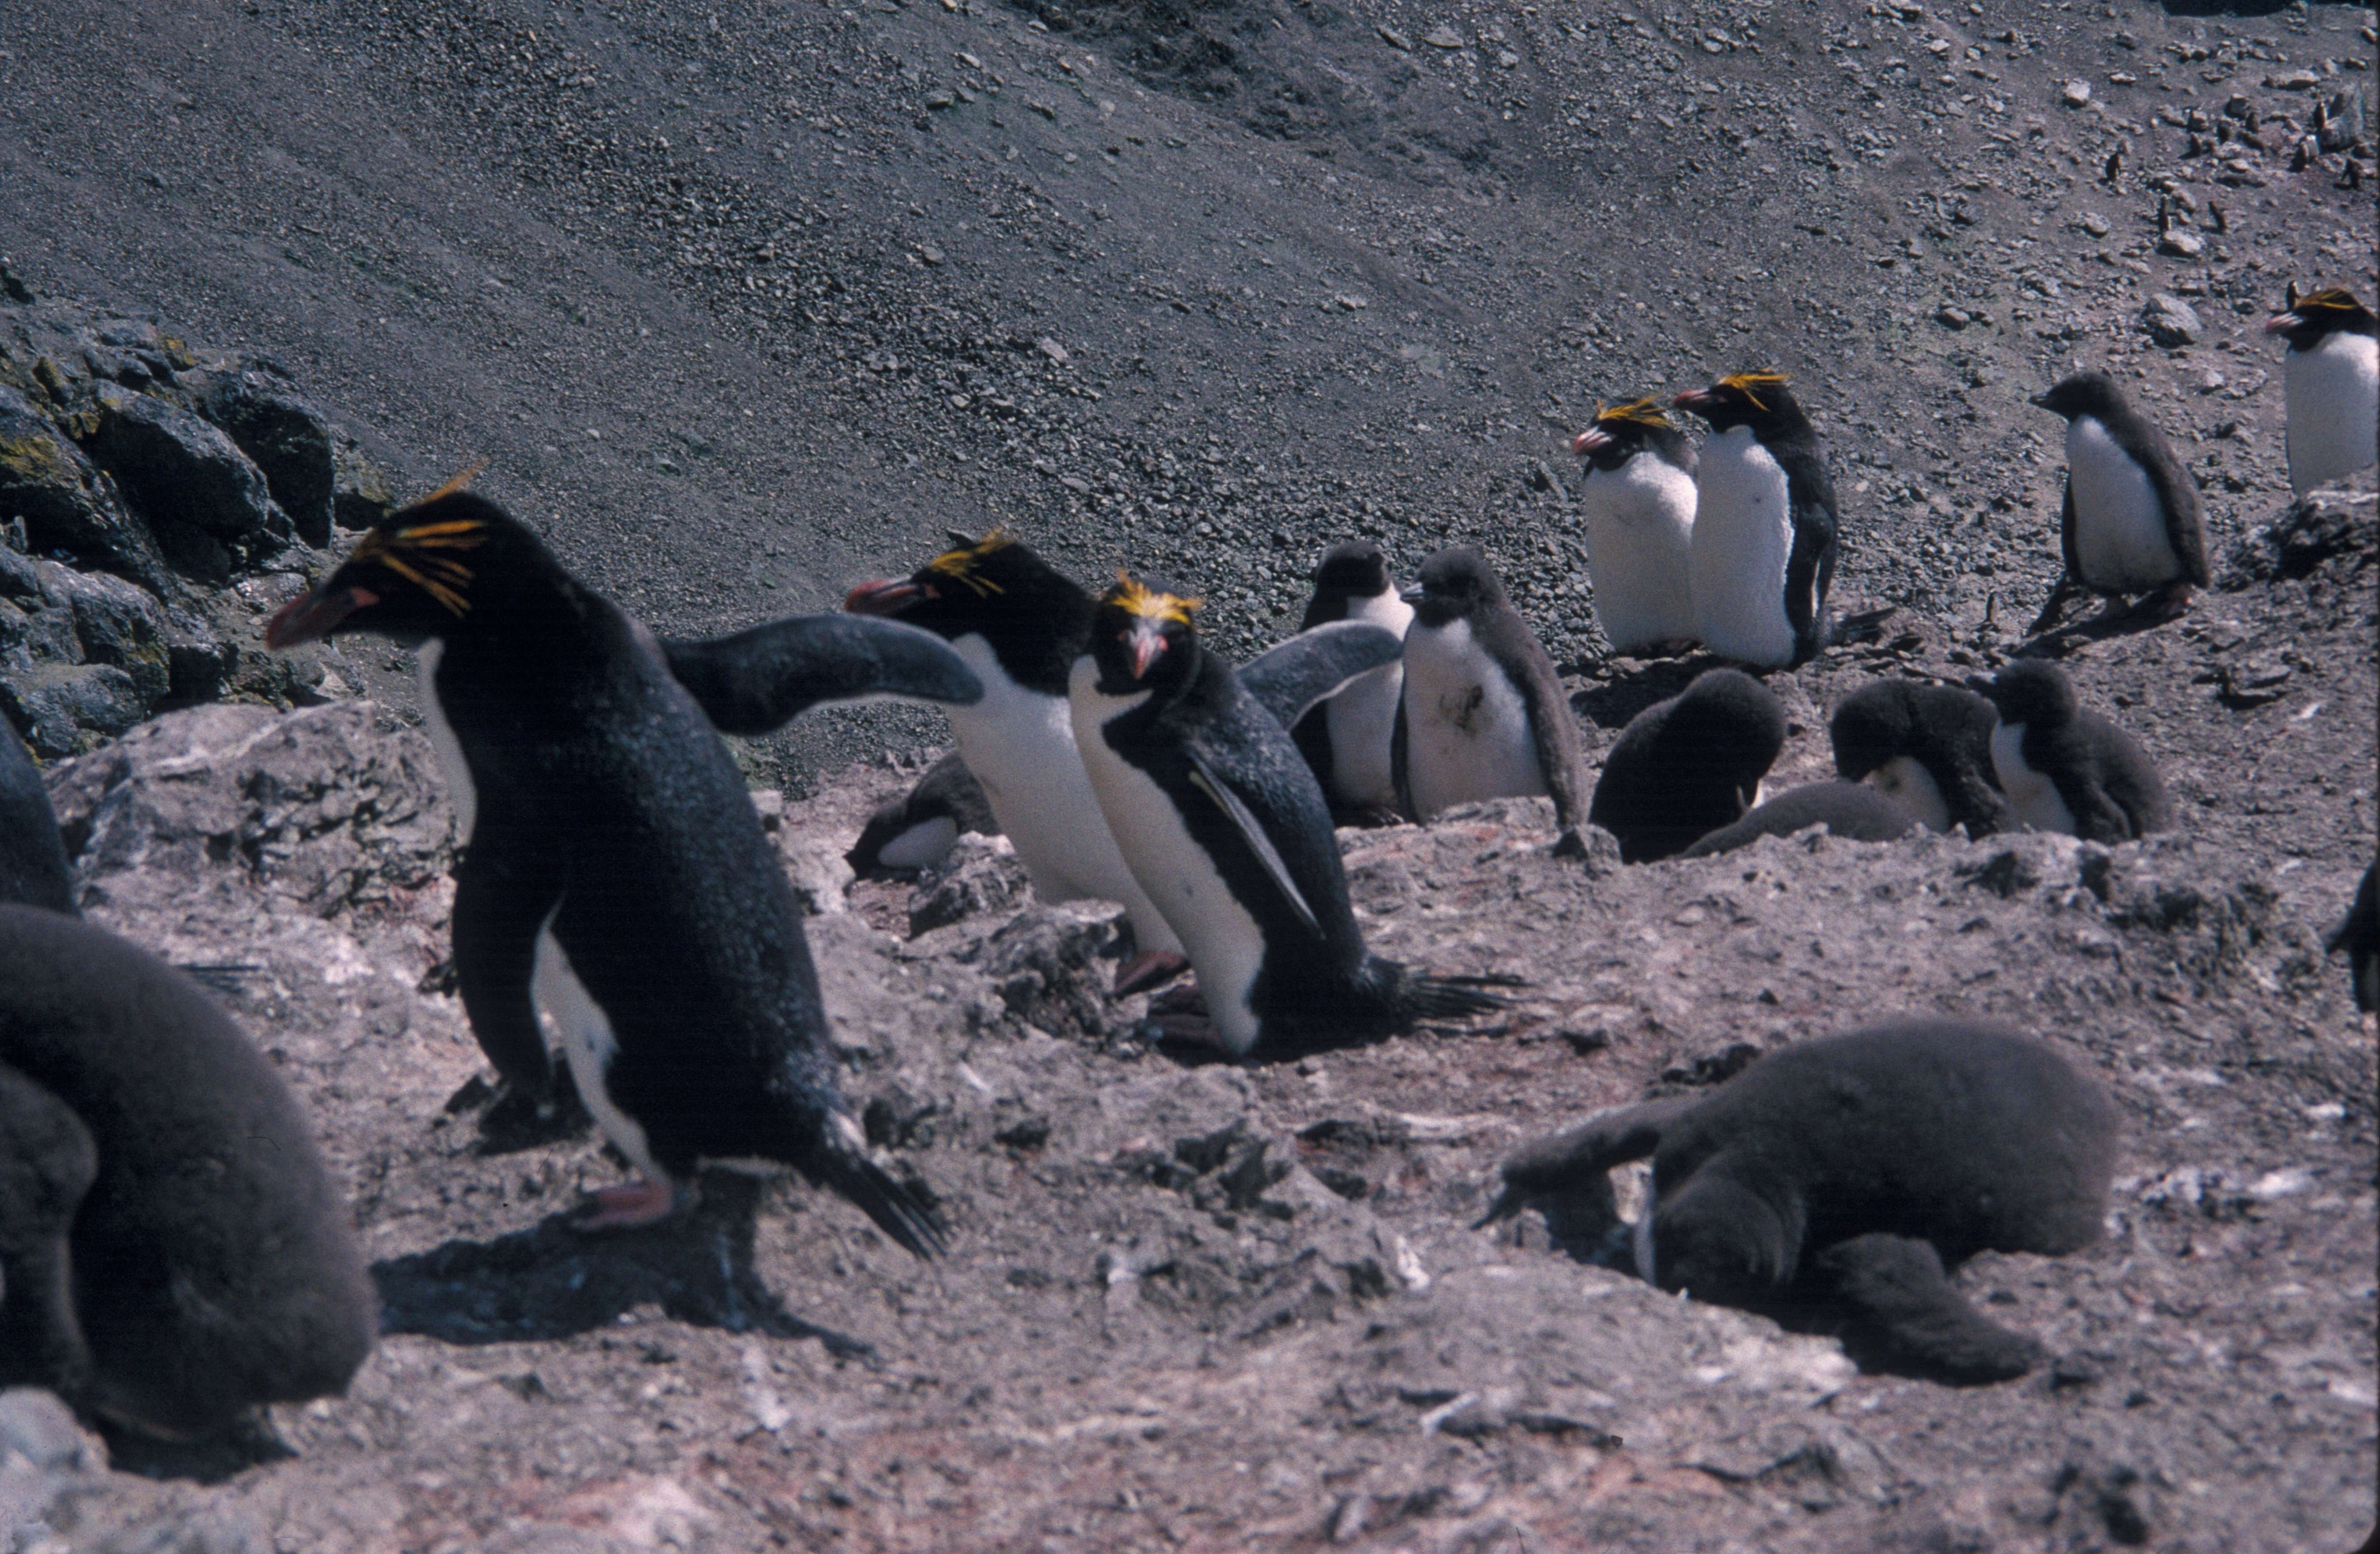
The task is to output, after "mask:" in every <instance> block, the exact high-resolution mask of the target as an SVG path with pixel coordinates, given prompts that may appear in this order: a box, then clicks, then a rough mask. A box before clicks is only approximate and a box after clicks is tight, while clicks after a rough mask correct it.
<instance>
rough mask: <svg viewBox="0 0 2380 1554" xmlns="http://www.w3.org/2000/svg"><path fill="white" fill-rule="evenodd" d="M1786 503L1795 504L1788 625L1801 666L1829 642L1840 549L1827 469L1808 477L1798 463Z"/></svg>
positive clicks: (1787, 576) (1811, 471) (1787, 565)
mask: <svg viewBox="0 0 2380 1554" xmlns="http://www.w3.org/2000/svg"><path fill="white" fill-rule="evenodd" d="M1785 495H1786V500H1787V501H1789V502H1791V504H1793V549H1792V552H1791V554H1790V555H1788V556H1787V557H1786V560H1785V619H1786V621H1787V622H1788V623H1789V624H1790V625H1791V626H1792V627H1793V662H1796V663H1800V662H1803V661H1805V660H1807V659H1808V658H1809V657H1810V656H1811V655H1812V654H1814V653H1815V652H1816V651H1817V650H1819V648H1821V647H1823V646H1824V645H1825V643H1826V638H1827V595H1828V591H1829V590H1831V589H1833V587H1834V582H1835V557H1836V555H1837V553H1838V552H1839V551H1840V544H1839V543H1838V526H1837V522H1836V518H1835V486H1834V482H1833V481H1832V480H1829V479H1828V476H1827V472H1826V469H1825V467H1824V466H1823V465H1818V464H1815V462H1814V464H1813V467H1811V468H1810V469H1809V470H1808V471H1807V472H1806V474H1805V473H1804V472H1803V470H1802V469H1801V468H1800V466H1799V461H1798V460H1797V461H1796V462H1795V465H1794V466H1793V467H1792V468H1791V472H1790V473H1789V474H1788V475H1787V477H1786V492H1785Z"/></svg>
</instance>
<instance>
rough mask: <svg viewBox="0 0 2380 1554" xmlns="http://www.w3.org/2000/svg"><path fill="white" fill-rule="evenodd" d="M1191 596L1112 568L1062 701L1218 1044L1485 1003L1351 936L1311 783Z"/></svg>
mask: <svg viewBox="0 0 2380 1554" xmlns="http://www.w3.org/2000/svg"><path fill="white" fill-rule="evenodd" d="M1196 605H1197V601H1195V600H1185V599H1179V598H1176V597H1174V596H1173V595H1172V594H1166V593H1158V592H1154V591H1151V590H1150V589H1146V588H1144V587H1142V586H1141V585H1139V584H1138V583H1135V582H1133V581H1131V580H1130V579H1128V578H1126V579H1122V580H1120V581H1119V582H1118V584H1117V586H1116V587H1114V588H1113V589H1110V590H1109V591H1108V593H1107V594H1106V596H1105V597H1104V598H1102V599H1101V600H1100V601H1099V609H1098V613H1097V614H1096V615H1095V616H1094V617H1093V620H1092V625H1091V633H1090V640H1089V643H1088V650H1087V652H1085V653H1084V655H1083V656H1082V657H1081V658H1079V659H1077V660H1076V661H1075V666H1074V672H1073V674H1072V676H1071V679H1070V695H1071V705H1072V709H1073V714H1074V719H1075V741H1076V744H1077V745H1078V746H1079V747H1080V748H1081V750H1082V753H1083V764H1084V766H1085V767H1086V769H1087V771H1089V772H1090V778H1091V785H1092V787H1093V789H1094V790H1095V791H1096V792H1097V793H1098V795H1099V808H1100V810H1101V812H1102V813H1104V814H1105V815H1106V817H1107V822H1108V829H1109V831H1110V832H1111V833H1112V834H1113V835H1114V837H1115V839H1116V842H1117V844H1119V845H1120V846H1121V847H1122V848H1123V856H1124V857H1125V859H1126V860H1127V861H1128V862H1129V863H1130V864H1131V866H1132V868H1133V872H1134V873H1135V875H1137V876H1138V877H1139V879H1140V881H1141V883H1142V884H1143V885H1144V886H1145V887H1146V888H1147V892H1148V893H1149V895H1150V896H1151V897H1152V898H1153V899H1155V900H1156V902H1157V903H1158V904H1159V905H1160V907H1162V908H1163V909H1164V911H1165V914H1166V916H1167V917H1168V918H1169V919H1170V920H1171V921H1172V924H1173V927H1174V930H1175V932H1176V933H1178V934H1179V935H1180V936H1181V939H1182V942H1183V943H1184V945H1185V946H1187V947H1188V950H1189V953H1190V961H1191V965H1193V966H1194V967H1196V971H1197V974H1198V986H1199V989H1200V991H1201V992H1202V993H1203V994H1204V995H1205V998H1206V1003H1207V1016H1208V1022H1209V1023H1210V1025H1211V1026H1212V1028H1213V1031H1214V1034H1215V1036H1216V1038H1217V1039H1218V1040H1219V1041H1220V1044H1221V1045H1222V1046H1223V1047H1224V1048H1225V1049H1226V1050H1229V1051H1231V1052H1233V1054H1235V1055H1239V1054H1245V1053H1246V1052H1248V1051H1250V1050H1254V1049H1256V1048H1257V1047H1259V1046H1261V1047H1264V1048H1266V1049H1268V1050H1282V1049H1293V1048H1300V1047H1317V1046H1326V1045H1332V1044H1336V1043H1342V1042H1346V1041H1352V1040H1359V1039H1362V1038H1367V1037H1374V1036H1384V1035H1389V1034H1392V1033H1394V1032H1397V1031H1400V1030H1403V1029H1406V1028H1409V1027H1410V1026H1412V1025H1413V1024H1414V1023H1415V1021H1417V1020H1423V1019H1431V1018H1440V1019H1444V1018H1454V1017H1459V1016H1461V1015H1465V1014H1478V1013H1481V1012H1483V1011H1485V1010H1488V1009H1490V1008H1494V1007H1496V1006H1497V1003H1498V1002H1499V1001H1498V1000H1497V999H1496V998H1495V997H1494V996H1493V995H1490V994H1488V993H1485V992H1482V991H1480V990H1479V989H1478V987H1477V986H1476V985H1475V983H1476V979H1471V978H1463V977H1428V976H1420V975H1416V974H1415V973H1414V972H1413V971H1411V970H1409V969H1407V968H1406V967H1404V966H1403V965H1398V964H1396V963H1395V962H1393V961H1385V960H1382V959H1380V958H1379V957H1378V956H1377V955H1375V954H1373V953H1370V952H1369V951H1368V950H1366V948H1365V947H1364V939H1363V935H1362V933H1361V931H1360V930H1358V929H1357V928H1356V926H1355V917H1354V909H1353V908H1352V907H1351V906H1350V905H1349V904H1348V900H1347V877H1346V873H1345V871H1344V869H1343V868H1342V865H1341V863H1340V861H1339V844H1338V841H1337V839H1336V837H1335V836H1334V835H1333V834H1332V832H1331V829H1330V805H1329V803H1328V802H1327V801H1326V800H1325V799H1324V798H1323V796H1322V789H1321V786H1320V784H1319V783H1316V782H1315V780H1314V772H1313V770H1312V769H1311V768H1309V767H1308V766H1307V765H1306V764H1305V759H1304V758H1303V757H1302V756H1301V755H1300V754H1299V753H1298V749H1297V747H1296V746H1295V745H1294V744H1293V743H1292V742H1291V740H1290V737H1289V735H1288V732H1287V731H1286V730H1285V729H1283V728H1282V726H1281V722H1280V721H1279V720H1278V719H1276V718H1275V717H1274V716H1273V715H1272V714H1271V713H1270V712H1269V711H1268V710H1266V709H1265V707H1264V706H1263V705H1262V703H1260V702H1259V701H1258V699H1257V697H1256V695H1255V694H1253V693H1252V692H1250V691H1249V690H1248V689H1247V688H1246V687H1245V686H1242V685H1241V683H1240V680H1239V677H1238V676H1237V675H1235V674H1233V673H1232V670H1231V667H1230V666H1229V665H1228V664H1226V663H1225V662H1223V661H1222V660H1221V659H1220V657H1218V656H1216V655H1215V654H1213V653H1210V652H1208V651H1207V650H1206V649H1205V648H1204V646H1203V645H1202V644H1201V643H1200V642H1199V640H1198V637H1197V634H1196V631H1195V630H1193V629H1192V626H1191V624H1190V613H1191V612H1192V611H1193V610H1194V609H1196ZM1340 629H1342V630H1343V629H1344V628H1343V627H1342V628H1340ZM1334 646H1335V644H1333V643H1332V642H1331V641H1330V638H1329V636H1328V634H1327V633H1323V632H1318V633H1312V634H1308V635H1307V636H1305V637H1293V638H1292V639H1291V641H1290V643H1288V644H1285V645H1284V648H1282V649H1275V650H1274V652H1273V654H1272V655H1268V657H1269V658H1274V659H1275V660H1276V663H1275V667H1276V668H1277V669H1278V668H1279V667H1280V665H1279V662H1278V655H1281V654H1282V653H1283V652H1284V650H1286V651H1287V653H1288V654H1289V655H1290V656H1291V657H1292V658H1296V657H1299V656H1302V655H1305V654H1307V653H1309V652H1312V653H1315V654H1318V655H1319V654H1327V653H1329V652H1330V651H1331V650H1332V649H1333V648H1334ZM1369 667H1371V665H1370V664H1369V663H1366V664H1365V665H1364V668H1366V669H1368V668H1369ZM1297 699H1298V700H1300V701H1304V700H1305V699H1307V698H1305V697H1300V698H1297Z"/></svg>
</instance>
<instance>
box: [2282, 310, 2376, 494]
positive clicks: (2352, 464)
mask: <svg viewBox="0 0 2380 1554" xmlns="http://www.w3.org/2000/svg"><path fill="white" fill-rule="evenodd" d="M2281 387H2282V391H2283V393H2284V394H2285V395H2286V396H2287V404H2288V406H2289V411H2288V414H2289V487H2290V489H2291V490H2293V491H2295V492H2297V493H2298V494H2299V495H2301V496H2302V495H2304V494H2305V493H2306V492H2309V491H2312V490H2313V488H2314V487H2316V486H2318V485H2321V484H2322V483H2323V482H2324V481H2325V480H2337V479H2338V477H2340V476H2341V475H2351V474H2353V473H2355V471H2357V470H2359V469H2363V468H2367V467H2370V466H2371V465H2373V464H2374V462H2380V340H2375V339H2374V338H2373V337H2372V336H2371V335H2369V334H2350V333H2349V332H2347V331H2346V330H2334V331H2333V332H2332V333H2330V334H2325V335H2324V336H2323V337H2322V340H2321V342H2320V343H2319V344H2317V345H2316V346H2314V348H2313V349H2312V350H2310V351H2301V350H2297V349H2294V348H2292V349H2291V350H2290V351H2289V354H2288V355H2287V356H2286V357H2284V358H2282V361H2281Z"/></svg>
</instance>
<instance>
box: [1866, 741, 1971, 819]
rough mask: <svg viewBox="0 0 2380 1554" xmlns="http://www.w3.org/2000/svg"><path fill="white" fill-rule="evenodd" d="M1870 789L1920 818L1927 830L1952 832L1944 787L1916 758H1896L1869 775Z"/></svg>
mask: <svg viewBox="0 0 2380 1554" xmlns="http://www.w3.org/2000/svg"><path fill="white" fill-rule="evenodd" d="M1867 783H1868V786H1870V787H1872V788H1874V789H1875V790H1876V792H1878V793H1880V794H1882V795H1885V796H1886V797H1888V798H1889V799H1891V800H1892V801H1893V802H1894V803H1896V804H1898V805H1900V807H1902V808H1904V809H1906V810H1908V811H1909V812H1910V813H1911V814H1913V815H1914V816H1916V817H1917V823H1918V824H1920V825H1922V826H1924V827H1925V829H1926V830H1927V831H1949V829H1950V806H1949V801H1947V800H1946V799H1944V798H1943V796H1942V784H1940V783H1937V782H1936V781H1934V774H1933V773H1932V772H1930V771H1926V770H1925V763H1924V762H1923V761H1921V760H1919V759H1917V758H1916V757H1915V756H1895V757H1893V758H1892V759H1890V760H1888V761H1886V762H1885V763H1884V764H1883V765H1882V766H1879V767H1877V768H1876V770H1875V771H1871V772H1869V773H1868V774H1867Z"/></svg>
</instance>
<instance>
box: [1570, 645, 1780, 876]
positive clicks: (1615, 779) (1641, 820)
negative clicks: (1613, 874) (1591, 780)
mask: <svg viewBox="0 0 2380 1554" xmlns="http://www.w3.org/2000/svg"><path fill="white" fill-rule="evenodd" d="M1784 748H1785V709H1784V708H1783V707H1782V706H1781V705H1780V704H1779V702H1778V700H1777V698H1776V697H1774V696H1772V695H1771V694H1769V690H1768V687H1767V686H1764V685H1762V684H1761V683H1760V682H1759V681H1757V680H1755V679H1754V678H1753V677H1752V676H1751V675H1749V674H1744V673H1743V671H1742V670H1740V669H1709V670H1705V671H1704V672H1703V673H1702V674H1698V675H1696V676H1695V677H1694V683H1693V684H1692V685H1690V686H1687V687H1686V688H1685V689H1684V690H1682V691H1680V692H1679V693H1678V694H1677V695H1675V696H1673V697H1671V698H1669V699H1668V700H1667V701H1657V702H1655V703H1654V704H1653V705H1652V706H1650V707H1647V708H1645V710H1643V711H1642V712H1639V713H1637V714H1636V715H1635V716H1634V717H1633V718H1631V719H1629V720H1628V726H1627V727H1626V728H1624V729H1621V731H1620V737H1619V738H1618V739H1616V740H1614V741H1612V745H1611V750H1610V753H1609V755H1607V756H1605V757H1604V759H1603V771H1601V773H1599V774H1598V775H1597V778H1596V780H1595V803H1594V806H1593V807H1591V808H1589V809H1588V810H1587V814H1586V818H1587V819H1590V820H1592V821H1594V822H1595V823H1596V824H1597V825H1599V826H1601V827H1602V828H1603V829H1604V830H1606V831H1608V832H1610V833H1611V834H1612V835H1613V836H1615V837H1617V838H1619V841H1620V859H1621V862H1622V863H1652V862H1655V861H1656V860H1658V859H1660V858H1666V857H1670V856H1672V855H1674V854H1678V853H1682V852H1684V851H1685V850H1686V849H1687V848H1689V847H1691V846H1693V845H1694V844H1695V843H1696V842H1698V841H1700V840H1701V839H1702V838H1703V837H1705V836H1706V835H1708V834H1709V833H1710V832H1715V831H1717V830H1718V829H1719V828H1720V827H1721V826H1726V825H1732V824H1734V823H1735V822H1736V821H1737V820H1738V819H1742V818H1743V815H1744V813H1745V811H1747V810H1749V809H1751V808H1752V807H1753V806H1754V805H1755V804H1757V803H1758V802H1759V794H1760V780H1761V778H1762V777H1763V776H1765V775H1767V771H1768V769H1769V768H1770V767H1772V766H1774V765H1776V764H1777V757H1778V755H1779V752H1780V751H1782V750H1783V749H1784Z"/></svg>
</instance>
